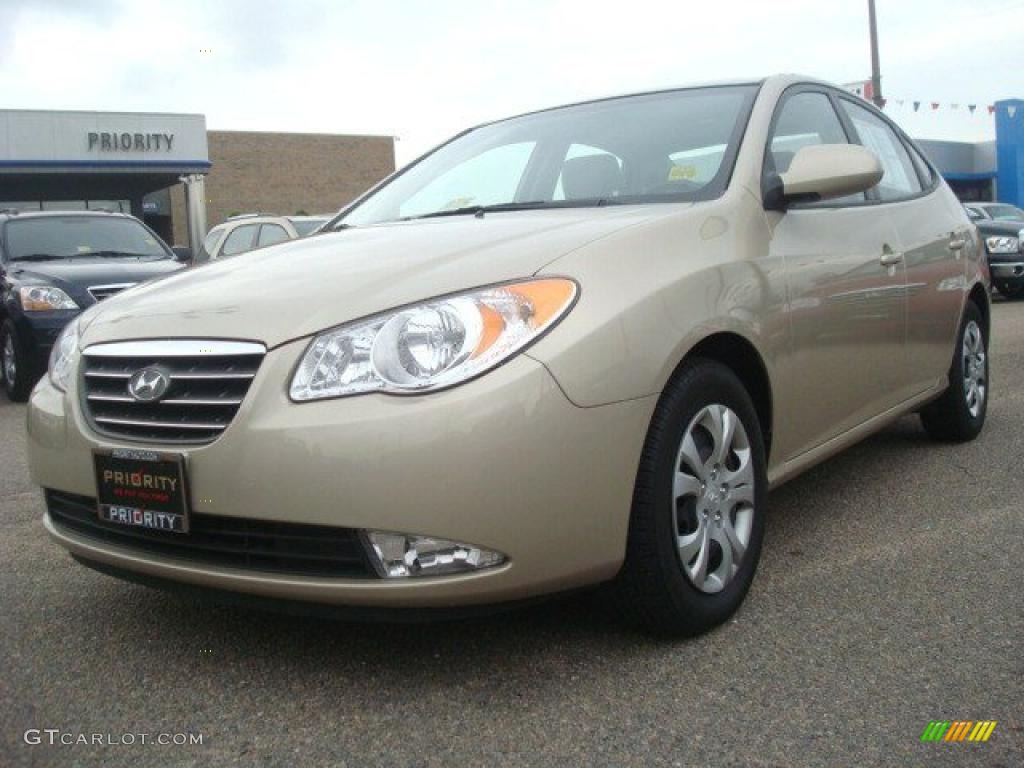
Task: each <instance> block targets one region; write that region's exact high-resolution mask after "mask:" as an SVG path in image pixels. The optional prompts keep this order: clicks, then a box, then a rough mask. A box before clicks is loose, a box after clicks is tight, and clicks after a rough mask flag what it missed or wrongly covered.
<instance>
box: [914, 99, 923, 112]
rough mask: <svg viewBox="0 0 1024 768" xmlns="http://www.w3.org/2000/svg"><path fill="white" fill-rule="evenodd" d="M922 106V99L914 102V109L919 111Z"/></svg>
mask: <svg viewBox="0 0 1024 768" xmlns="http://www.w3.org/2000/svg"><path fill="white" fill-rule="evenodd" d="M920 108H921V102H920V101H915V102H914V111H915V112H917V110H919V109H920Z"/></svg>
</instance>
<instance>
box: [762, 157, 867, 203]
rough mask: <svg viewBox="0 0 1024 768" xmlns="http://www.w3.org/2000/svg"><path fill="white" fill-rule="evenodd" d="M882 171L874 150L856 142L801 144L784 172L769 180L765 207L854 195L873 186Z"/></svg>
mask: <svg viewBox="0 0 1024 768" xmlns="http://www.w3.org/2000/svg"><path fill="white" fill-rule="evenodd" d="M882 173H883V171H882V165H881V163H879V162H878V158H877V157H875V153H874V152H872V151H871V150H869V149H865V148H864V147H862V146H860V145H858V144H818V145H814V146H809V147H803V148H801V149H800V150H798V151H797V153H796V154H795V155H794V156H793V160H792V162H791V163H790V164H789V168H788V169H787V170H786V171H785V172H783V173H780V174H776V175H775V176H774V177H773V178H772V179H770V180H769V183H768V185H767V189H766V190H765V200H764V202H765V207H766V208H769V209H775V210H783V209H785V207H786V206H787V205H788V204H790V203H802V202H817V201H819V200H828V199H830V198H834V197H845V196H846V195H854V194H856V193H858V192H864V191H866V190H869V189H871V188H872V187H873V186H875V185H876V184H877V183H878V182H879V181H881V180H882Z"/></svg>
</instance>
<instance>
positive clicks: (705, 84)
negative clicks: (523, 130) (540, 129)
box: [463, 74, 841, 133]
mask: <svg viewBox="0 0 1024 768" xmlns="http://www.w3.org/2000/svg"><path fill="white" fill-rule="evenodd" d="M805 83H806V84H808V85H820V86H826V87H829V88H839V89H840V90H841V87H840V86H838V85H837V84H835V83H830V82H829V81H827V80H822V79H821V78H817V77H810V76H808V75H798V74H776V75H768V76H766V77H740V78H731V79H726V80H699V81H694V82H689V83H680V84H679V85H670V86H665V87H664V88H647V89H644V90H641V91H627V92H625V93H613V94H608V95H605V96H597V97H595V98H592V99H584V100H583V101H573V102H567V103H564V104H555V105H552V106H548V107H542V108H540V109H533V110H530V111H529V112H521V113H519V114H515V115H508V116H506V117H500V118H497V119H495V120H489V121H487V122H484V123H480V124H478V125H475V126H473V127H472V128H469V129H467V131H463V133H466V132H468V131H470V130H474V129H476V128H482V127H484V126H485V125H491V124H493V123H503V122H505V121H506V120H515V119H516V118H520V117H527V116H529V115H536V114H540V113H543V112H552V111H555V110H559V109H565V108H568V107H579V106H582V105H584V104H595V103H599V102H602V101H611V100H613V99H628V98H630V97H633V96H649V95H652V94H656V93H671V92H673V91H687V90H693V89H696V88H722V87H728V86H738V85H757V86H764V85H769V84H770V85H774V86H776V87H778V89H779V90H780V91H781V90H782V89H784V88H786V87H788V86H790V85H797V84H805Z"/></svg>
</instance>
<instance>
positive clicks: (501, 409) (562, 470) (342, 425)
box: [28, 342, 656, 607]
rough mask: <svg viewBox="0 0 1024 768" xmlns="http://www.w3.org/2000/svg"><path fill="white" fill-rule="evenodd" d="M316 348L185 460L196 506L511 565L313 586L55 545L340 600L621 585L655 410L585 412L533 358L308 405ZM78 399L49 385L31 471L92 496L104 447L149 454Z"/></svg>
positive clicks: (275, 367) (285, 364)
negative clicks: (437, 386) (304, 372)
mask: <svg viewBox="0 0 1024 768" xmlns="http://www.w3.org/2000/svg"><path fill="white" fill-rule="evenodd" d="M305 346H306V344H305V342H296V343H292V344H287V345H285V346H283V347H280V348H277V349H274V350H271V351H270V352H269V353H268V354H267V356H266V358H265V359H264V361H263V364H262V366H261V368H260V371H259V373H258V374H257V377H256V379H255V380H254V381H253V384H252V387H251V388H250V390H249V393H248V395H247V396H246V400H245V402H244V403H243V404H242V406H241V408H240V410H239V412H238V414H237V416H236V417H235V419H234V422H233V423H232V424H231V426H230V427H228V429H227V430H226V431H225V432H224V433H223V435H222V436H221V437H220V438H219V439H218V440H216V441H215V442H213V443H210V444H209V445H203V446H196V447H183V448H181V452H182V453H183V454H185V456H186V467H187V472H188V479H189V493H190V497H191V509H192V510H193V511H195V512H196V513H206V514H215V515H219V516H226V517H238V518H248V519H256V520H270V521H281V522H288V523H304V524H316V525H328V526H339V527H347V528H356V529H376V530H389V531H400V532H404V533H417V534H424V535H429V536H436V537H440V538H446V539H453V540H457V541H464V542H469V543H471V544H474V545H477V546H481V547H486V548H488V549H493V550H496V551H498V552H502V553H504V554H505V555H506V556H507V557H508V560H507V562H506V563H505V564H503V565H501V566H498V567H495V568H492V569H487V570H482V571H478V572H474V573H465V574H459V575H453V576H437V577H429V578H419V579H408V580H384V579H378V578H371V579H365V578H364V579H346V578H320V577H304V576H297V575H289V574H281V573H266V572H260V571H257V570H248V569H242V568H229V567H219V566H211V565H208V564H199V563H196V562H193V561H189V560H187V559H178V558H172V557H164V556H157V555H154V554H151V553H147V552H141V551H137V550H133V549H130V548H126V547H120V546H112V545H110V544H109V543H104V542H101V541H98V540H96V539H93V538H89V537H87V536H83V535H80V534H77V533H75V532H72V531H70V530H67V529H64V528H61V527H58V526H57V525H55V524H54V521H53V520H52V519H51V518H50V516H49V515H47V516H46V518H45V520H44V524H45V526H46V528H47V530H48V531H49V533H50V534H51V535H52V536H53V537H54V538H55V539H56V540H57V541H58V542H59V543H60V544H61V545H62V546H64V547H65V548H67V549H68V550H70V551H71V552H72V553H73V554H75V555H76V556H78V557H80V558H84V559H86V560H90V561H93V562H96V563H101V564H105V565H108V566H111V567H114V568H117V569H121V570H126V571H130V572H133V573H137V574H141V575H146V576H151V577H154V578H159V579H169V580H172V581H176V582H179V583H184V584H191V585H196V586H203V587H210V588H214V589H220V590H229V591H235V592H241V593H248V594H252V595H258V596H263V597H269V598H277V599H285V600H300V601H309V602H319V603H330V604H336V605H353V606H382V607H403V606H408V607H414V606H422V607H444V606H457V605H472V604H481V603H492V602H504V601H515V600H520V599H526V598H529V597H532V596H536V595H540V594H544V593H548V592H557V591H562V590H566V589H572V588H575V587H579V586H585V585H587V584H591V583H596V582H600V581H603V580H607V579H609V578H611V577H612V576H614V575H615V573H616V572H617V570H618V568H619V567H620V565H621V562H622V559H623V556H624V553H625V544H626V532H627V528H628V521H629V511H630V504H631V499H632V493H633V481H634V479H635V475H636V467H637V464H638V462H639V456H640V451H641V448H642V443H643V440H644V436H645V433H646V428H647V424H648V422H649V419H650V416H651V413H652V411H653V408H654V405H655V401H656V398H654V397H650V398H644V399H640V400H632V401H627V402H621V403H615V404H611V405H607V406H602V407H597V408H579V407H577V406H575V405H573V404H572V403H570V402H569V401H568V399H567V398H566V397H565V396H564V394H563V393H562V391H561V390H560V389H559V387H558V385H557V384H556V383H555V381H554V380H553V378H552V377H551V376H550V374H549V373H548V371H547V370H546V369H545V368H544V367H543V366H542V365H541V364H539V363H537V362H535V361H534V360H532V359H530V358H528V357H526V356H523V355H520V356H519V357H517V358H515V359H513V360H512V361H510V362H509V363H507V364H506V365H504V366H502V367H500V368H498V369H497V370H495V371H493V372H491V373H490V374H488V375H487V376H484V377H481V378H480V379H477V380H475V381H472V382H469V383H467V384H465V385H463V386H460V387H457V388H454V389H451V390H447V391H444V392H438V393H434V394H430V395H423V396H416V397H393V396H387V395H376V394H375V395H365V396H359V397H352V398H343V399H338V400H326V401H320V402H314V403H303V404H295V403H292V402H291V401H290V400H289V399H288V397H287V394H286V384H287V381H288V378H289V376H290V374H291V371H292V370H293V367H294V365H295V362H296V360H297V359H298V357H299V356H300V355H301V354H302V352H303V351H304V349H305ZM76 390H77V387H76V385H75V384H73V385H72V387H71V388H70V390H69V392H68V393H67V394H64V393H61V392H59V391H58V390H56V389H55V388H54V387H53V386H52V385H51V384H50V382H49V380H48V379H45V378H44V379H43V381H41V382H40V383H39V385H38V386H37V387H36V389H35V390H34V392H33V394H32V398H31V402H30V406H29V416H28V429H29V436H28V454H29V466H30V469H31V472H32V477H33V480H34V481H35V482H36V483H38V484H39V485H41V486H43V487H44V488H48V489H52V490H58V491H62V492H65V493H71V494H78V495H81V496H91V497H94V496H95V494H96V488H95V480H94V478H93V463H92V453H93V451H94V450H95V449H110V448H115V447H137V444H133V443H130V442H127V441H117V440H112V439H110V438H107V437H103V436H100V435H98V434H96V433H95V432H94V431H93V430H92V429H91V428H90V427H89V426H88V424H87V423H86V421H85V418H84V416H83V413H82V409H81V406H80V404H79V400H78V393H77V391H76ZM161 449H162V450H170V449H168V448H167V447H166V446H161Z"/></svg>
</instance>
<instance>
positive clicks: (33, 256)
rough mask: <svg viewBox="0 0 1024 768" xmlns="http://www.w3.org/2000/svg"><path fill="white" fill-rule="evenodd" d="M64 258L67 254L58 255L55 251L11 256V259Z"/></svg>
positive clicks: (43, 259) (46, 259)
mask: <svg viewBox="0 0 1024 768" xmlns="http://www.w3.org/2000/svg"><path fill="white" fill-rule="evenodd" d="M66 258H67V256H58V255H57V254H55V253H26V254H24V255H22V256H13V257H12V258H11V261H54V260H58V259H66Z"/></svg>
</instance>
